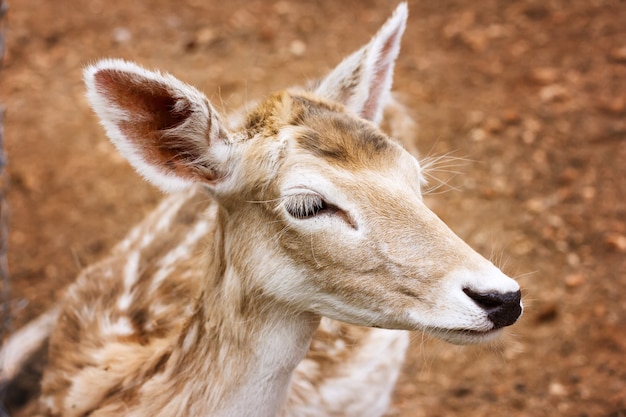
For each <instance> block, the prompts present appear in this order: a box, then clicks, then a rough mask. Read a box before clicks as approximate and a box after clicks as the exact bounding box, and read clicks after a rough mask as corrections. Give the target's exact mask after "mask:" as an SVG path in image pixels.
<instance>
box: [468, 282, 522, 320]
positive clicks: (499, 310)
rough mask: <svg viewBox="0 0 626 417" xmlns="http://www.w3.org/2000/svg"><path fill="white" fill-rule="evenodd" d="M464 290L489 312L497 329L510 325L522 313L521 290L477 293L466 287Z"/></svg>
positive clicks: (488, 314) (488, 315)
mask: <svg viewBox="0 0 626 417" xmlns="http://www.w3.org/2000/svg"><path fill="white" fill-rule="evenodd" d="M463 292H464V293H465V294H467V296H468V297H469V298H471V299H472V300H474V302H475V303H476V304H478V305H479V306H480V307H481V308H482V309H484V310H485V311H486V312H487V317H489V320H491V321H492V322H493V326H494V328H495V329H499V328H500V327H504V326H510V325H511V324H513V323H515V322H516V321H517V319H518V318H519V316H520V315H521V314H522V305H521V303H520V301H521V299H522V293H521V292H520V291H516V292H506V293H499V292H487V293H477V292H474V291H472V290H470V289H469V288H465V289H464V290H463Z"/></svg>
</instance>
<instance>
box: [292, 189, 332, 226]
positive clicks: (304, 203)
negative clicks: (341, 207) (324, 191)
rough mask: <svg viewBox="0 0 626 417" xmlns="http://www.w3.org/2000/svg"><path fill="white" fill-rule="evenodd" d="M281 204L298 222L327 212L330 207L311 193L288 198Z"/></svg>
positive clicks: (319, 197) (318, 196)
mask: <svg viewBox="0 0 626 417" xmlns="http://www.w3.org/2000/svg"><path fill="white" fill-rule="evenodd" d="M282 204H283V207H284V208H285V211H287V213H289V215H290V216H292V217H294V218H296V219H299V220H304V219H310V218H311V217H315V216H317V215H318V214H320V213H323V212H327V211H329V210H330V207H331V206H329V205H328V204H327V203H326V201H324V199H323V198H322V197H321V196H320V195H318V194H313V193H306V194H296V195H292V196H289V197H288V198H285V199H284V200H283V202H282Z"/></svg>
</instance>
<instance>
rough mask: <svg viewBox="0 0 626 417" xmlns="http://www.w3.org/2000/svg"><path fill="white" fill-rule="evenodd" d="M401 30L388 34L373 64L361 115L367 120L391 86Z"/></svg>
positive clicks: (373, 116) (381, 104)
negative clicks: (367, 93)
mask: <svg viewBox="0 0 626 417" xmlns="http://www.w3.org/2000/svg"><path fill="white" fill-rule="evenodd" d="M401 37H402V31H396V32H394V33H393V35H392V36H390V37H389V38H388V39H387V40H386V41H385V44H384V45H383V47H382V48H381V50H380V53H379V55H378V59H377V60H376V64H375V65H374V74H373V76H372V80H371V83H370V92H369V95H368V97H367V100H366V102H365V104H364V106H363V112H362V116H363V117H364V118H365V119H367V120H374V119H375V118H376V117H377V116H378V114H379V111H380V109H381V108H382V106H384V104H385V103H381V100H382V99H383V95H384V93H385V92H386V91H388V90H389V89H390V88H391V85H390V84H391V76H392V73H393V67H394V64H395V58H396V55H397V53H398V51H397V48H398V47H399V45H398V44H399V42H400V38H401Z"/></svg>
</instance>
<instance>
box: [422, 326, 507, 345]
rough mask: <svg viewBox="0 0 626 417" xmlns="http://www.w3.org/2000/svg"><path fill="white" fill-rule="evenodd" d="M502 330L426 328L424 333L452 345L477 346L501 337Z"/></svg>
mask: <svg viewBox="0 0 626 417" xmlns="http://www.w3.org/2000/svg"><path fill="white" fill-rule="evenodd" d="M502 331H503V329H502V328H499V329H496V328H493V329H490V330H472V329H445V328H441V327H428V328H426V329H425V332H426V333H428V334H430V335H432V336H435V337H437V338H439V339H441V340H445V341H446V342H448V343H452V344H454V345H478V344H482V343H488V342H492V341H494V340H496V339H498V338H499V337H500V336H501V335H502Z"/></svg>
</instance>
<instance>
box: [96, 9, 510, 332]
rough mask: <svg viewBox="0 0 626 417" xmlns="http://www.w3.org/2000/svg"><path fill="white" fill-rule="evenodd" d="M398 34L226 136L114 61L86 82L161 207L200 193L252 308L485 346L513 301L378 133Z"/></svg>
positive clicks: (147, 77)
mask: <svg viewBox="0 0 626 417" xmlns="http://www.w3.org/2000/svg"><path fill="white" fill-rule="evenodd" d="M406 18H407V7H406V4H401V5H400V6H399V7H398V8H397V10H396V12H395V13H394V15H393V16H392V17H391V18H390V19H389V20H388V21H387V22H386V23H385V25H384V26H383V27H382V28H381V29H380V31H379V32H378V33H377V34H376V36H375V37H374V38H373V39H372V40H371V41H370V42H369V43H368V44H367V45H365V46H364V47H363V48H361V49H360V50H358V51H357V52H355V53H353V54H352V55H350V56H349V57H348V58H346V59H345V60H344V61H342V62H341V63H340V64H339V65H338V66H337V67H336V68H335V69H334V70H333V71H331V72H330V74H329V75H328V76H326V77H325V78H323V79H322V80H320V81H318V82H317V83H315V84H314V85H312V86H311V87H310V88H308V89H293V90H286V91H282V92H278V93H275V94H273V95H271V96H270V97H269V98H268V99H266V100H265V101H263V102H261V103H260V104H259V105H257V106H256V107H255V108H254V109H253V110H252V111H251V112H249V113H248V114H247V116H246V118H245V122H244V123H243V124H242V125H241V126H239V127H238V128H236V129H228V128H227V127H226V124H225V123H224V121H223V119H222V118H221V117H220V115H219V114H218V113H217V111H216V110H215V109H214V108H213V106H212V105H211V103H210V102H209V101H208V99H207V98H206V97H205V96H204V95H203V94H202V93H200V92H199V91H198V90H196V89H195V88H193V87H191V86H189V85H187V84H185V83H183V82H181V81H179V80H177V79H176V78H174V77H172V76H171V75H169V74H163V73H160V72H153V71H147V70H145V69H143V68H141V67H139V66H137V65H135V64H132V63H128V62H125V61H120V60H104V61H101V62H99V63H97V64H95V65H93V66H90V67H89V68H87V69H86V70H85V80H86V84H87V87H88V97H89V99H90V101H91V103H92V106H93V108H94V109H95V111H96V113H97V114H98V116H99V117H100V119H101V122H102V124H103V125H104V127H105V129H106V131H107V133H108V135H109V137H110V138H111V140H112V141H113V142H114V143H115V145H116V146H117V148H118V149H119V151H120V152H121V153H122V154H123V155H124V156H125V157H126V158H127V159H128V160H129V161H130V163H131V164H132V165H133V166H134V167H135V168H136V169H137V171H139V173H141V174H142V175H143V176H144V177H145V178H146V179H147V180H149V181H150V182H152V183H153V184H155V185H157V186H158V187H160V188H161V189H163V190H165V191H176V190H179V189H183V188H185V187H189V186H191V185H192V184H198V183H199V184H203V185H204V186H205V187H206V189H207V190H208V192H209V193H210V194H211V195H212V196H213V198H214V199H215V200H216V201H217V202H218V203H219V205H220V208H221V211H222V212H223V215H224V219H225V220H224V224H225V232H224V238H223V245H224V248H225V250H226V251H227V252H228V253H229V254H230V255H229V256H230V259H231V261H232V263H233V265H231V266H229V267H232V268H234V270H236V272H237V273H238V274H239V275H241V276H246V277H250V278H249V279H248V280H247V281H248V282H247V283H246V285H248V286H252V287H255V290H256V291H257V293H259V294H264V296H269V297H271V298H272V299H273V300H275V301H278V302H280V303H283V304H286V305H288V306H290V307H292V308H293V310H294V311H308V312H313V313H316V314H319V315H324V316H328V317H331V318H334V319H338V320H342V321H346V322H349V323H353V324H357V325H365V326H376V327H385V328H398V329H409V330H414V329H423V330H427V331H430V332H432V333H435V334H436V335H438V336H440V337H442V338H444V339H446V340H448V341H451V342H455V343H473V342H480V341H483V340H486V339H488V338H490V337H492V336H493V335H494V334H496V333H498V330H499V329H501V328H502V327H504V326H508V325H510V324H512V323H514V322H515V321H516V320H517V318H518V317H519V316H520V314H521V311H522V307H521V302H520V291H519V286H518V285H517V283H516V282H515V281H513V280H512V279H510V278H508V277H507V276H506V275H504V274H503V273H502V272H501V271H500V270H499V269H498V268H496V267H495V266H494V265H493V264H492V263H491V262H489V261H487V260H486V259H485V258H483V257H482V256H480V255H479V254H478V253H476V252H475V251H474V250H472V249H471V248H470V247H469V246H468V245H466V244H465V243H464V242H463V241H462V240H461V239H460V238H458V237H457V236H456V235H455V234H454V233H453V232H452V231H451V230H450V229H449V228H448V227H447V226H446V225H445V224H444V223H443V222H442V221H441V220H440V219H439V218H438V217H437V216H436V215H435V214H434V213H433V212H432V211H430V210H429V209H428V208H427V207H426V206H425V205H424V202H423V201H422V195H421V190H420V184H421V181H422V174H421V172H420V165H419V163H418V162H417V161H416V160H415V159H414V158H413V157H412V156H411V155H410V154H409V153H408V152H406V151H405V150H403V149H402V148H401V146H399V145H398V144H397V143H395V142H394V141H392V140H390V139H389V138H388V137H387V136H386V135H385V134H383V133H382V132H381V131H380V130H379V129H378V127H377V124H378V122H379V121H380V118H381V113H382V109H383V107H384V105H385V102H386V100H387V98H388V95H389V91H390V88H391V83H392V77H393V68H394V62H395V60H396V57H397V55H398V52H399V49H400V39H401V36H402V33H403V32H404V28H405V24H406Z"/></svg>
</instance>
